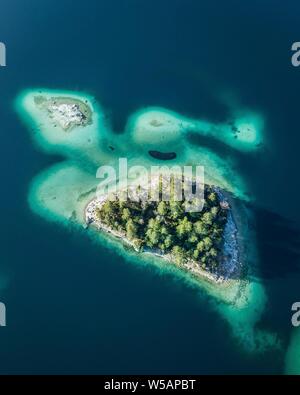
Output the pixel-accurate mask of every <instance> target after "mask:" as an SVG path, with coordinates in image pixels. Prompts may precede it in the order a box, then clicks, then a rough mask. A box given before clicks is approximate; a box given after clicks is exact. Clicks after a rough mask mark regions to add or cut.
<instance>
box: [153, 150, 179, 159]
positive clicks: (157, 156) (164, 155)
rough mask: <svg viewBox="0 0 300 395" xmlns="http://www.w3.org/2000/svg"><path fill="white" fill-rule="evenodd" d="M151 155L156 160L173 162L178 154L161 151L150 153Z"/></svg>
mask: <svg viewBox="0 0 300 395" xmlns="http://www.w3.org/2000/svg"><path fill="white" fill-rule="evenodd" d="M148 152H149V155H150V156H152V158H155V159H161V160H171V159H175V158H176V156H177V155H176V152H160V151H148Z"/></svg>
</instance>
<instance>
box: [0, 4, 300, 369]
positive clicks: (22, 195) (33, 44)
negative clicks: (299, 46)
mask: <svg viewBox="0 0 300 395" xmlns="http://www.w3.org/2000/svg"><path fill="white" fill-rule="evenodd" d="M198 3H199V2H196V1H173V2H170V1H167V0H166V1H163V2H161V1H151V2H148V1H145V2H143V5H141V4H140V2H138V1H134V0H128V1H126V2H124V1H121V0H119V1H117V0H114V1H101V2H99V1H88V2H87V3H86V5H87V6H86V8H82V5H81V4H80V3H79V2H78V4H77V3H76V2H75V3H74V2H72V7H71V2H70V1H64V2H63V3H62V4H59V5H58V4H57V6H56V7H55V9H53V7H52V3H51V2H50V1H49V2H48V1H45V2H43V5H40V4H39V2H38V1H33V0H31V2H30V5H28V4H26V5H25V4H24V5H22V4H21V5H20V4H19V2H18V4H17V7H16V4H14V1H10V2H8V1H6V0H5V1H3V2H2V5H1V11H2V12H1V14H0V15H1V16H0V21H1V23H0V26H1V28H0V40H1V41H4V42H5V43H6V44H7V47H8V49H9V59H8V67H7V68H6V69H0V86H1V98H0V101H1V126H0V130H1V137H2V155H1V159H0V160H1V165H2V166H1V168H2V169H3V177H4V180H3V185H4V186H5V193H3V192H2V194H1V202H2V205H5V207H6V208H7V209H6V210H5V212H4V213H3V214H2V222H3V224H4V226H2V227H1V231H0V234H1V252H0V254H1V255H0V256H1V260H0V268H1V284H2V279H3V283H4V288H3V289H2V290H1V291H0V292H1V294H0V300H1V301H4V302H5V303H6V305H7V321H8V326H7V327H6V328H0V329H1V331H0V349H1V358H0V372H3V373H7V372H9V373H11V372H20V373H33V372H35V373H54V372H55V373H234V372H237V373H282V372H283V371H284V359H285V349H286V347H287V346H288V343H289V340H290V334H291V331H292V328H291V325H290V306H291V304H292V303H293V302H294V301H296V300H299V296H300V295H299V293H300V291H299V281H300V275H299V268H298V262H299V256H298V251H299V248H298V241H299V230H298V224H299V221H300V214H299V210H298V202H297V199H295V198H293V197H291V196H290V195H287V194H285V193H282V191H283V190H284V186H286V185H289V186H292V188H293V191H295V192H297V191H298V190H299V187H300V185H299V183H300V182H299V177H298V173H297V172H298V170H297V169H298V143H299V137H298V124H297V113H298V104H297V103H298V102H297V91H298V90H299V88H300V71H299V70H298V69H294V68H292V66H291V65H290V61H289V57H290V52H289V50H290V46H291V42H294V41H296V40H297V37H298V32H297V20H298V18H299V17H298V15H299V11H300V10H299V9H298V8H299V6H298V5H297V3H296V2H293V1H289V2H288V3H289V6H288V7H287V6H286V5H279V2H274V1H273V2H265V4H264V5H263V6H262V5H261V4H260V3H259V2H254V3H252V4H251V5H249V6H246V5H241V4H240V3H239V2H234V1H232V2H229V4H226V7H225V5H222V3H221V2H218V6H217V7H215V6H214V5H213V4H210V2H201V4H198ZM25 8H26V13H25ZM16 9H17V10H18V12H16ZM70 9H72V11H70ZM70 12H71V15H70V14H69V15H68V16H69V18H66V15H67V13H70ZM12 21H13V22H14V24H13V23H12ZM154 21H155V26H156V28H153V23H154ZM46 22H47V23H46ZM16 24H17V25H18V27H19V28H18V30H16V29H12V25H16ZM77 26H78V27H77ZM157 26H159V28H158V27H157ZM253 26H255V28H253ZM20 31H22V33H23V34H22V39H21V38H20V34H19V32H20ZM62 36H63V37H64V40H60V38H61V37H62ZM258 38H259V39H258ZM78 42H79V43H81V44H82V45H80V48H81V51H80V56H78V51H76V49H77V48H78ZM125 76H126V78H125ZM39 86H46V87H49V88H57V89H70V90H82V91H88V92H91V94H93V95H94V96H95V97H96V98H97V99H98V100H99V101H100V102H101V104H103V106H104V107H105V110H106V111H107V113H108V114H109V117H108V118H107V122H111V123H112V124H113V127H114V129H115V130H116V131H121V130H123V128H124V125H125V122H126V120H127V118H128V116H129V115H130V114H131V113H132V112H133V111H136V110H137V109H139V108H140V107H143V106H162V107H166V108H170V109H172V110H174V111H176V112H179V113H183V114H185V115H186V116H189V117H192V118H197V119H199V118H208V119H211V120H212V121H222V120H223V119H225V118H226V116H227V111H228V110H227V108H226V106H224V97H225V98H227V99H226V100H227V102H228V101H229V100H237V101H238V102H240V103H241V104H242V105H243V106H245V107H249V108H251V109H253V110H254V111H257V112H259V113H262V114H263V116H264V117H265V119H266V130H265V132H266V138H267V142H268V144H267V146H266V148H265V150H264V151H263V153H262V154H253V155H249V156H246V157H245V156H242V155H240V154H238V153H237V152H235V151H233V150H232V149H230V148H226V147H225V146H224V145H222V144H220V143H219V144H216V143H215V142H212V141H205V144H208V145H209V146H210V148H212V149H214V150H216V151H217V152H218V153H219V154H221V155H222V157H223V158H225V159H226V158H234V159H235V160H237V161H238V164H239V170H240V172H241V173H242V174H243V175H244V176H245V177H246V179H247V183H248V184H249V185H250V186H251V192H252V194H253V197H255V199H256V204H255V205H254V207H253V210H254V213H255V216H256V221H257V237H258V247H259V253H260V256H261V267H260V270H261V274H260V276H259V277H258V278H257V281H259V282H263V284H264V286H265V288H266V291H267V295H268V298H269V304H268V306H267V309H266V311H265V313H264V315H263V317H262V321H261V323H260V326H261V327H263V328H270V329H272V330H275V331H277V332H278V333H279V334H280V335H281V337H282V339H283V344H284V351H283V352H280V353H265V354H263V355H262V356H261V355H260V356H259V357H258V356H256V355H249V354H246V353H245V352H244V351H243V348H242V347H240V345H239V344H238V343H237V342H236V340H235V339H233V338H232V337H231V332H230V330H229V328H228V326H227V324H226V323H225V322H223V320H222V319H221V318H220V316H219V315H218V314H216V313H215V312H214V311H213V310H212V309H210V307H209V303H208V301H207V299H206V297H205V296H204V297H202V298H199V297H198V293H197V292H196V291H195V290H194V289H192V288H189V287H187V286H186V285H185V284H184V283H183V282H182V281H178V280H176V279H175V278H174V277H173V276H171V275H168V274H164V275H160V274H159V273H158V272H157V271H156V270H155V269H153V268H150V267H149V268H144V267H143V268H139V267H137V266H134V265H130V264H128V263H127V262H125V261H124V260H123V259H122V258H120V257H119V256H117V255H116V254H114V253H113V252H112V251H109V250H107V249H105V248H100V247H99V246H97V245H94V244H93V243H92V242H91V241H90V240H88V239H87V238H84V237H81V235H80V234H78V233H76V232H75V231H74V232H66V231H65V230H64V229H60V228H59V227H57V226H55V225H54V224H50V223H47V222H44V221H43V220H42V219H40V218H39V217H37V216H34V215H33V214H32V212H31V211H30V210H29V207H28V204H27V192H28V187H29V183H30V180H31V179H32V177H33V176H34V175H35V174H37V173H38V172H39V171H40V170H42V169H43V168H46V167H48V166H49V165H50V164H51V163H54V162H56V161H58V160H60V158H59V157H55V158H54V157H47V156H44V155H42V154H41V153H40V152H38V151H37V150H36V149H35V148H34V146H32V144H31V141H30V138H29V134H28V133H27V131H26V129H25V127H24V125H22V123H21V122H20V121H19V120H18V119H17V116H16V114H15V113H14V111H13V100H14V99H15V97H16V95H17V94H18V93H19V92H20V91H21V90H22V89H23V88H28V87H39ZM228 97H230V99H229V98H228ZM199 143H201V144H203V141H201V142H199ZM16 246H17V247H16Z"/></svg>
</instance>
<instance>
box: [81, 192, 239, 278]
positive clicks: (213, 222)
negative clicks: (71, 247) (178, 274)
mask: <svg viewBox="0 0 300 395" xmlns="http://www.w3.org/2000/svg"><path fill="white" fill-rule="evenodd" d="M160 186H161V185H160ZM161 187H162V186H161ZM124 192H125V191H119V192H117V193H114V194H113V195H111V196H102V197H99V198H96V199H93V200H92V201H91V202H90V203H89V204H88V205H87V207H86V211H85V213H86V214H85V215H86V223H87V226H89V225H93V226H94V227H96V229H98V230H102V231H105V232H108V233H111V234H112V235H113V236H115V237H117V238H119V239H122V241H123V242H125V243H127V244H129V245H131V246H132V247H133V248H134V249H135V250H136V251H137V252H140V253H149V254H154V255H156V256H159V257H161V258H163V259H165V260H167V261H168V262H169V263H172V264H176V265H177V266H178V267H179V268H181V269H184V270H186V271H188V272H190V273H191V274H193V275H195V276H200V277H203V276H204V277H206V278H208V279H210V280H214V281H217V282H220V281H223V280H225V279H228V278H232V277H233V276H234V275H236V274H237V270H238V268H239V265H238V259H237V256H238V243H237V241H236V234H237V229H236V225H235V223H234V221H233V219H232V215H231V212H230V211H231V208H230V205H229V203H228V201H227V200H226V198H225V196H224V195H223V194H222V193H221V191H220V189H218V188H216V187H212V186H209V185H205V188H204V206H203V209H202V210H201V211H197V212H189V211H187V210H186V207H185V205H186V203H187V201H186V200H185V199H183V200H181V201H177V200H175V199H174V197H172V195H171V199H170V200H169V201H164V200H160V201H151V200H149V199H148V197H146V198H141V196H138V195H137V193H136V194H135V195H133V193H134V192H133V191H131V194H132V196H134V199H133V200H131V199H123V197H122V193H124ZM144 195H145V192H144ZM142 196H143V195H142ZM228 227H230V232H228Z"/></svg>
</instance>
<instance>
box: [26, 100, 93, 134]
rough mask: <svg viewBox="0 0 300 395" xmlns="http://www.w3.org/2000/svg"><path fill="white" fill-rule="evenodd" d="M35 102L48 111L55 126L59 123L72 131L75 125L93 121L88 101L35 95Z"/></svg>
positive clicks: (66, 129)
mask: <svg viewBox="0 0 300 395" xmlns="http://www.w3.org/2000/svg"><path fill="white" fill-rule="evenodd" d="M34 102H35V104H36V106H37V107H38V108H40V109H41V110H42V111H46V112H47V113H48V116H49V118H50V119H51V120H52V121H53V124H54V126H55V127H56V126H57V125H59V126H60V127H61V128H62V129H63V130H65V131H70V130H71V129H73V128H74V127H75V126H86V125H89V124H91V123H92V111H91V109H90V107H89V106H88V104H87V102H83V101H81V100H79V99H75V98H69V97H59V96H57V97H50V98H47V97H45V96H42V95H39V96H35V98H34Z"/></svg>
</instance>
